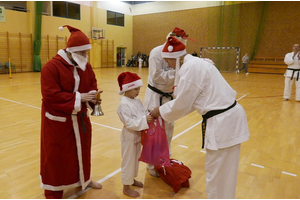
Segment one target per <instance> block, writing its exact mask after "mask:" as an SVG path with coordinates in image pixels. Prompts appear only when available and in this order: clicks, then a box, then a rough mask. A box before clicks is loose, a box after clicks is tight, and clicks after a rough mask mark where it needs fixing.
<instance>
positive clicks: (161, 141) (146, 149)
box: [139, 118, 171, 166]
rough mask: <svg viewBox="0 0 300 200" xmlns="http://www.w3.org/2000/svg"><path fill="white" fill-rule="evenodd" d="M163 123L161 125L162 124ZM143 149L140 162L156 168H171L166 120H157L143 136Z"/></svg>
mask: <svg viewBox="0 0 300 200" xmlns="http://www.w3.org/2000/svg"><path fill="white" fill-rule="evenodd" d="M160 122H161V124H160ZM142 143H143V149H142V153H141V157H140V158H139V161H142V162H145V163H148V164H151V165H154V166H164V165H167V166H171V164H170V158H169V145H168V141H167V135H166V130H165V123H164V120H163V119H161V118H156V119H154V120H153V122H152V123H150V124H149V129H147V130H146V131H145V133H144V134H143V142H142Z"/></svg>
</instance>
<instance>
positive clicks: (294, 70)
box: [287, 68, 300, 81]
mask: <svg viewBox="0 0 300 200" xmlns="http://www.w3.org/2000/svg"><path fill="white" fill-rule="evenodd" d="M287 69H288V70H292V71H293V74H292V76H291V80H293V78H294V73H295V72H296V71H298V75H297V79H296V80H297V81H298V80H299V71H300V69H292V68H287Z"/></svg>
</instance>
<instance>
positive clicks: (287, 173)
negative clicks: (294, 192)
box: [282, 171, 297, 176]
mask: <svg viewBox="0 0 300 200" xmlns="http://www.w3.org/2000/svg"><path fill="white" fill-rule="evenodd" d="M282 173H283V174H286V175H290V176H297V174H292V173H289V172H285V171H282Z"/></svg>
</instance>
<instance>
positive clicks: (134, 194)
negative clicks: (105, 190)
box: [123, 185, 140, 198]
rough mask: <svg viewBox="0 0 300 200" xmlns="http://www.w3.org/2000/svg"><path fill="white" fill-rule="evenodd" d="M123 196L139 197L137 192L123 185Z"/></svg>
mask: <svg viewBox="0 0 300 200" xmlns="http://www.w3.org/2000/svg"><path fill="white" fill-rule="evenodd" d="M123 194H125V195H127V196H130V197H133V198H136V197H139V196H140V193H138V192H137V191H135V190H133V189H131V188H130V186H129V185H124V186H123Z"/></svg>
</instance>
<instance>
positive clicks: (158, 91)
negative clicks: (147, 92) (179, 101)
mask: <svg viewBox="0 0 300 200" xmlns="http://www.w3.org/2000/svg"><path fill="white" fill-rule="evenodd" d="M148 88H150V89H151V90H152V91H154V92H156V93H158V94H160V95H161V96H160V100H159V102H160V105H162V98H163V97H166V98H171V100H173V96H172V94H173V92H169V93H165V92H162V91H160V90H159V89H157V88H155V87H153V86H151V85H149V84H148Z"/></svg>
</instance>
